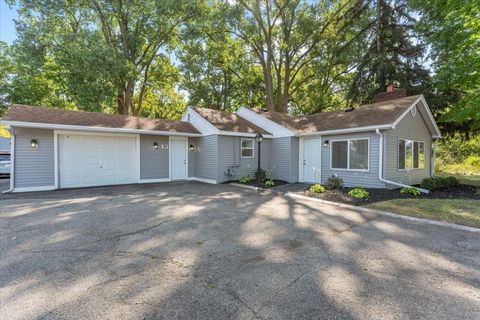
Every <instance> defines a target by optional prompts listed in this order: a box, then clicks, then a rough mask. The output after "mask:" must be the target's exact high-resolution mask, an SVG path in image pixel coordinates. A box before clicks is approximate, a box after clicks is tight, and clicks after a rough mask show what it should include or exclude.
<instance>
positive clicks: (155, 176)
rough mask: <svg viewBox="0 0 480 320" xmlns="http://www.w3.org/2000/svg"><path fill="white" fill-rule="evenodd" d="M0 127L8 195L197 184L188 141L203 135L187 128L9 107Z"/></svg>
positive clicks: (159, 122)
mask: <svg viewBox="0 0 480 320" xmlns="http://www.w3.org/2000/svg"><path fill="white" fill-rule="evenodd" d="M2 123H3V124H6V125H8V126H9V129H10V130H11V133H12V163H13V165H12V170H11V179H10V189H9V190H8V192H11V191H13V192H25V191H44V190H54V189H64V188H80V187H94V186H109V185H123V184H136V183H152V182H163V181H171V180H186V179H195V177H191V176H189V175H188V173H189V172H188V163H189V161H188V155H189V154H191V156H192V159H193V158H195V157H194V153H195V151H194V150H195V148H194V147H193V148H192V150H193V151H192V152H189V144H188V141H189V140H188V139H189V137H195V138H196V137H201V136H202V134H201V133H200V132H199V131H198V130H197V129H195V127H194V126H193V125H192V124H190V123H188V122H182V121H174V120H161V119H147V118H140V117H133V116H127V115H110V114H103V113H96V112H82V111H71V110H58V109H46V108H40V107H30V106H23V105H13V106H11V107H10V109H9V110H8V112H7V114H6V115H5V117H4V119H3V120H2ZM192 141H193V140H192Z"/></svg>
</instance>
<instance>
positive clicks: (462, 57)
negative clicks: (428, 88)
mask: <svg viewBox="0 0 480 320" xmlns="http://www.w3.org/2000/svg"><path fill="white" fill-rule="evenodd" d="M411 3H412V4H413V5H414V7H415V8H416V9H418V10H419V11H420V13H421V15H422V19H421V20H420V24H419V26H418V29H419V30H420V32H422V33H423V34H424V36H425V38H426V41H427V42H428V44H429V45H430V46H431V50H430V59H431V61H432V66H433V69H434V73H435V74H434V86H435V89H436V97H435V99H436V101H437V104H438V106H439V108H438V110H437V115H438V118H439V120H440V121H441V122H442V123H443V129H444V131H445V132H447V133H450V134H453V133H455V132H460V133H462V134H463V135H464V136H467V137H469V136H470V135H472V134H478V133H479V132H480V72H479V70H480V1H479V0H471V1H462V0H448V1H443V0H442V1H439V0H428V1H418V0H412V1H411Z"/></svg>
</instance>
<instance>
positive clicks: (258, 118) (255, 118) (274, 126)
mask: <svg viewBox="0 0 480 320" xmlns="http://www.w3.org/2000/svg"><path fill="white" fill-rule="evenodd" d="M236 114H237V115H238V116H240V117H242V118H244V119H245V120H247V121H249V122H251V123H253V124H254V125H256V126H257V127H260V128H262V129H263V130H265V131H267V132H270V133H271V134H272V135H273V137H275V138H280V137H292V136H294V135H295V133H294V132H293V131H291V130H289V129H287V128H285V127H284V126H281V125H279V124H278V123H276V122H275V121H272V120H270V119H268V118H266V117H264V116H262V115H259V114H257V113H256V112H253V111H252V110H250V109H248V108H245V107H240V109H238V110H237V112H236Z"/></svg>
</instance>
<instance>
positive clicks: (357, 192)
mask: <svg viewBox="0 0 480 320" xmlns="http://www.w3.org/2000/svg"><path fill="white" fill-rule="evenodd" d="M348 195H349V196H350V197H352V198H355V199H367V198H368V196H369V195H370V194H369V193H368V191H367V190H365V189H363V188H354V189H352V190H350V191H348Z"/></svg>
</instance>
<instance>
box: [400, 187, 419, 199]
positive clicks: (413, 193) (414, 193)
mask: <svg viewBox="0 0 480 320" xmlns="http://www.w3.org/2000/svg"><path fill="white" fill-rule="evenodd" d="M400 193H402V194H409V195H411V196H414V197H418V196H419V195H420V194H421V192H420V190H418V189H417V188H413V187H408V188H402V189H401V190H400Z"/></svg>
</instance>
